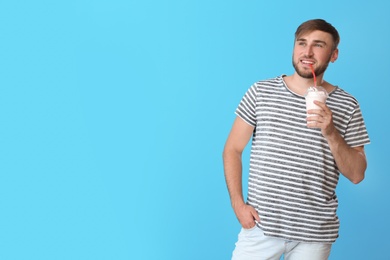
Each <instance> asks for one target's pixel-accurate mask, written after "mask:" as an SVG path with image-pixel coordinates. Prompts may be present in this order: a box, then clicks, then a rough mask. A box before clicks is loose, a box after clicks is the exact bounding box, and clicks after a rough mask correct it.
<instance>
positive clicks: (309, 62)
mask: <svg viewBox="0 0 390 260" xmlns="http://www.w3.org/2000/svg"><path fill="white" fill-rule="evenodd" d="M301 62H302V63H303V64H305V65H313V64H314V61H309V60H301Z"/></svg>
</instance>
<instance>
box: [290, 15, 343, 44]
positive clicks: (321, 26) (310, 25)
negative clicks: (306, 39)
mask: <svg viewBox="0 0 390 260" xmlns="http://www.w3.org/2000/svg"><path fill="white" fill-rule="evenodd" d="M317 30H318V31H322V32H326V33H329V34H330V35H332V37H333V49H334V50H335V49H336V48H337V46H338V45H339V42H340V35H339V33H338V31H337V30H336V28H334V27H333V25H331V24H330V23H328V22H326V21H325V20H323V19H313V20H308V21H306V22H304V23H302V24H301V25H300V26H299V27H298V28H297V31H296V32H295V40H296V39H298V38H299V37H301V36H302V35H303V34H306V33H310V32H312V31H317Z"/></svg>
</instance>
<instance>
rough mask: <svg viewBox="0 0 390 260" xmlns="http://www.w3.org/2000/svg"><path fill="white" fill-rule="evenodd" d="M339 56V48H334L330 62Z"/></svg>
mask: <svg viewBox="0 0 390 260" xmlns="http://www.w3.org/2000/svg"><path fill="white" fill-rule="evenodd" d="M338 57H339V49H335V50H334V51H333V53H332V56H331V57H330V62H332V63H333V62H335V61H336V60H337V58H338Z"/></svg>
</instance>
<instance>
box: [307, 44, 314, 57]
mask: <svg viewBox="0 0 390 260" xmlns="http://www.w3.org/2000/svg"><path fill="white" fill-rule="evenodd" d="M305 55H306V56H308V57H311V56H313V47H312V46H307V47H306V48H305Z"/></svg>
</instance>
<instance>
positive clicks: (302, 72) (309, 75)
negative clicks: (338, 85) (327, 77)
mask: <svg viewBox="0 0 390 260" xmlns="http://www.w3.org/2000/svg"><path fill="white" fill-rule="evenodd" d="M298 62H299V61H298ZM329 62H330V57H329V60H328V61H327V62H326V63H324V65H322V66H319V67H317V68H316V69H315V70H314V73H315V74H316V76H318V75H321V74H323V73H324V72H325V70H326V68H327V67H328V65H329ZM292 63H293V67H294V69H295V71H296V72H297V74H298V75H299V76H301V77H302V78H305V79H311V78H313V73H312V71H311V70H304V69H302V70H300V69H299V67H298V64H297V63H296V62H294V57H293V61H292Z"/></svg>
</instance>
